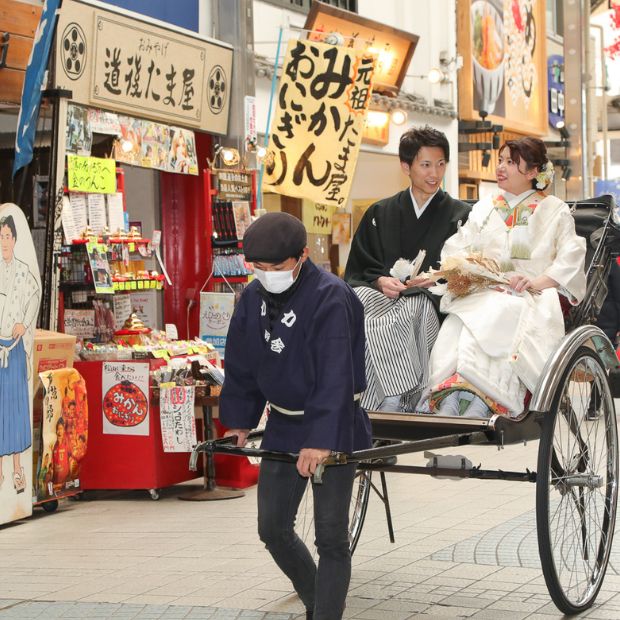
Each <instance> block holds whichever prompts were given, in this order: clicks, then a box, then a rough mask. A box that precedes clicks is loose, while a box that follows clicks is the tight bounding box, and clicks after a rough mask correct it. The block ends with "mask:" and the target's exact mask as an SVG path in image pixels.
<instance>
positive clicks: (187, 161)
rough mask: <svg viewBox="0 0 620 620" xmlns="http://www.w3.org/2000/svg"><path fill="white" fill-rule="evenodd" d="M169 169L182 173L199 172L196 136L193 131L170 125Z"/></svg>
mask: <svg viewBox="0 0 620 620" xmlns="http://www.w3.org/2000/svg"><path fill="white" fill-rule="evenodd" d="M168 170H170V172H178V173H181V174H198V161H197V159H196V137H195V136H194V132H193V131H190V130H189V129H181V128H180V127H170V153H169V156H168Z"/></svg>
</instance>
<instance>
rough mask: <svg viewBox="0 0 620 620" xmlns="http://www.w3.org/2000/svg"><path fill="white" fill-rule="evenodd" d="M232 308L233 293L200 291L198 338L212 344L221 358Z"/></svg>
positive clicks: (233, 305) (233, 302) (233, 301)
mask: <svg viewBox="0 0 620 620" xmlns="http://www.w3.org/2000/svg"><path fill="white" fill-rule="evenodd" d="M234 309H235V294H234V293H205V292H203V293H200V338H201V340H204V341H205V342H208V343H210V344H212V345H213V346H214V347H215V349H216V350H217V352H218V353H219V354H220V355H221V356H222V359H223V358H224V352H225V349H226V338H227V336H228V327H229V326H230V319H231V318H232V315H233V310H234Z"/></svg>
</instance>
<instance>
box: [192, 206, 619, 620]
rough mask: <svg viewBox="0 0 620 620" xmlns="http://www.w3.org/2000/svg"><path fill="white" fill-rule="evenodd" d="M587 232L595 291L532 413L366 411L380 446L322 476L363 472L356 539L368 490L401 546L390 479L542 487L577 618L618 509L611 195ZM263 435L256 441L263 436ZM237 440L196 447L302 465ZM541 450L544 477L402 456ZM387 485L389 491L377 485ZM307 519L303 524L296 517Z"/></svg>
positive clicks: (590, 218) (353, 511)
mask: <svg viewBox="0 0 620 620" xmlns="http://www.w3.org/2000/svg"><path fill="white" fill-rule="evenodd" d="M571 210H572V213H573V215H574V218H575V224H576V229H577V232H578V234H580V235H581V236H583V237H585V238H586V240H587V244H588V252H587V255H586V265H587V291H586V295H585V298H584V300H583V301H582V302H581V303H580V304H579V305H578V306H575V307H573V308H572V309H571V310H570V311H568V312H567V313H566V315H565V323H566V336H565V337H564V339H563V340H562V341H561V342H560V344H559V346H558V347H557V349H556V351H555V353H554V354H553V355H552V356H551V358H550V359H549V360H548V361H547V363H546V366H545V369H544V372H543V374H542V376H541V377H540V380H539V382H538V386H537V388H536V390H535V392H534V393H533V394H532V395H531V399H530V402H529V405H528V406H527V408H526V410H525V411H524V412H523V413H522V414H521V415H520V416H519V417H518V418H515V419H512V418H509V417H507V416H499V415H494V416H493V417H491V418H490V419H480V418H465V417H460V418H454V417H442V416H439V415H429V414H422V413H419V414H415V413H413V414H412V413H390V412H383V411H382V412H374V411H369V412H368V414H369V416H370V419H371V422H372V430H373V440H374V444H373V447H372V448H370V449H367V450H360V451H357V452H354V453H353V454H350V455H347V454H336V455H334V456H332V457H330V458H329V459H327V461H326V462H325V464H324V467H319V468H317V471H316V472H315V475H314V482H316V483H320V482H321V480H322V476H323V475H329V472H327V473H325V469H326V468H327V469H328V468H329V467H330V466H337V465H338V464H342V463H346V462H356V463H357V475H356V483H355V486H354V489H353V497H352V501H351V508H350V515H349V517H350V523H349V538H350V547H351V550H352V551H354V550H355V547H356V545H357V542H358V540H359V537H360V534H361V532H362V528H363V525H364V519H365V517H366V510H367V508H368V502H369V498H370V491H371V489H372V490H374V491H375V492H376V494H377V495H378V496H379V497H380V499H381V500H382V501H383V504H384V507H385V512H386V519H387V524H388V531H389V537H390V540H391V541H392V542H394V531H393V526H392V519H391V512H390V505H389V499H388V489H387V483H386V477H385V473H386V472H399V473H415V474H425V475H430V476H450V477H456V478H478V479H486V480H507V481H514V482H517V481H518V482H531V483H535V484H536V528H537V536H538V550H539V555H540V560H541V565H542V571H543V575H544V579H545V583H546V585H547V589H548V591H549V594H550V596H551V598H552V600H553V602H554V603H555V605H556V606H557V607H558V609H559V610H560V611H562V612H563V613H565V614H571V615H572V614H577V613H580V612H583V611H584V610H586V609H588V608H589V607H591V606H592V604H593V603H594V601H595V600H596V597H597V595H598V593H599V590H600V588H601V586H602V583H603V579H604V576H605V571H606V569H607V565H608V562H609V555H610V552H611V546H612V540H613V535H614V527H615V521H616V510H617V500H618V431H617V425H616V414H615V408H614V400H613V399H614V397H620V365H619V362H618V358H617V356H616V351H615V350H614V347H613V346H612V344H611V342H610V341H609V339H608V338H607V337H606V336H605V334H604V333H603V332H602V331H601V330H600V329H599V328H598V327H596V326H594V325H593V322H594V321H595V319H596V317H597V315H598V312H599V311H600V309H601V306H602V304H603V301H604V299H605V297H606V295H607V279H608V275H609V270H610V268H611V264H612V261H613V260H615V259H616V257H617V256H618V254H620V213H618V211H617V209H616V205H615V203H614V200H613V198H612V197H611V196H608V195H605V196H601V197H598V198H593V199H588V200H582V201H577V202H575V203H573V204H571ZM260 435H261V433H260V431H258V432H254V433H252V434H251V435H250V437H249V439H250V441H251V440H256V439H259V438H260ZM233 440H234V438H226V439H217V440H212V441H206V442H203V443H201V444H199V445H198V446H197V447H196V448H195V450H194V453H193V454H192V463H193V464H194V465H195V463H196V460H197V457H198V453H199V452H206V453H207V459H212V457H213V454H214V453H216V452H217V453H226V454H235V455H244V456H250V457H261V458H274V459H281V460H289V461H290V460H293V461H294V460H296V458H297V455H295V454H283V453H274V452H269V451H265V450H261V449H260V448H251V447H245V448H238V447H236V446H234V445H233V443H232V442H233ZM528 440H539V448H538V462H537V471H535V472H534V471H530V470H526V471H524V472H519V471H505V470H500V469H498V470H486V469H482V468H481V466H477V467H476V466H473V465H471V464H470V463H469V462H468V461H467V460H466V459H464V458H461V457H457V458H456V460H455V458H451V457H450V456H445V457H442V456H435V457H434V458H433V459H432V460H431V461H430V462H429V463H428V464H427V466H416V465H401V464H398V462H397V461H396V458H395V457H397V456H398V455H402V454H408V453H414V452H423V451H426V450H434V449H439V448H446V447H450V446H459V447H462V446H467V445H474V444H488V445H494V446H497V447H498V448H501V447H503V446H506V445H509V444H516V443H520V442H526V441H528ZM373 472H378V474H379V476H380V483H381V485H380V487H379V486H377V485H376V484H375V482H374V481H373V479H372V475H373ZM298 520H299V519H298Z"/></svg>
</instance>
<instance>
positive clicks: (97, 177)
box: [67, 155, 116, 194]
mask: <svg viewBox="0 0 620 620" xmlns="http://www.w3.org/2000/svg"><path fill="white" fill-rule="evenodd" d="M67 178H68V185H69V191H70V192H94V193H97V194H114V193H116V162H115V161H114V160H113V159H102V158H101V157H82V156H81V155H67Z"/></svg>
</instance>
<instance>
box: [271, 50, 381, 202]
mask: <svg viewBox="0 0 620 620" xmlns="http://www.w3.org/2000/svg"><path fill="white" fill-rule="evenodd" d="M373 70H374V59H373V58H372V57H371V56H365V55H363V53H362V52H357V51H355V50H352V49H347V48H343V47H336V46H334V45H326V44H324V43H314V42H312V41H302V40H291V41H290V42H289V45H288V50H287V53H286V57H285V59H284V64H283V70H282V78H281V80H280V90H279V94H278V106H277V110H276V114H275V118H274V120H273V123H272V130H271V137H270V141H269V149H268V152H267V156H266V158H265V172H266V174H265V176H264V182H265V184H266V185H268V186H269V187H270V188H271V190H272V191H274V192H277V193H278V194H284V195H287V196H294V197H297V198H307V199H308V200H312V201H314V202H316V203H318V204H324V205H330V206H336V207H338V206H341V205H344V203H345V202H346V199H347V197H348V195H349V191H350V189H351V182H352V180H353V173H354V171H355V164H356V162H357V156H358V153H359V147H360V144H361V140H362V133H363V129H364V121H365V119H366V112H367V110H368V104H369V102H370V96H371V92H372V77H373Z"/></svg>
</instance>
